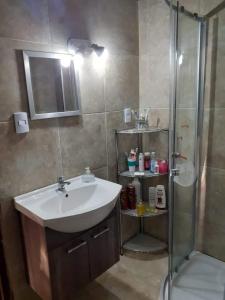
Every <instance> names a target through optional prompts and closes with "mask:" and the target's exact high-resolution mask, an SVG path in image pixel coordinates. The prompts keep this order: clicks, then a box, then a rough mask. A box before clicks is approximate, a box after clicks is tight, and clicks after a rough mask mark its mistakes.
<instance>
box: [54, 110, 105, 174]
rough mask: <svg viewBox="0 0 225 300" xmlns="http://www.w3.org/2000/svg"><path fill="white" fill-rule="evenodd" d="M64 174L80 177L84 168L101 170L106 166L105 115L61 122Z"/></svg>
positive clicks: (87, 116)
mask: <svg viewBox="0 0 225 300" xmlns="http://www.w3.org/2000/svg"><path fill="white" fill-rule="evenodd" d="M60 142H61V151H62V161H63V173H64V175H65V176H66V177H67V178H68V177H74V176H77V175H80V174H81V173H82V172H83V170H84V168H85V167H87V166H89V167H90V168H92V169H99V168H100V167H103V166H105V165H106V161H107V159H106V132H105V116H104V114H103V113H100V114H92V115H83V116H81V117H79V118H63V119H61V120H60Z"/></svg>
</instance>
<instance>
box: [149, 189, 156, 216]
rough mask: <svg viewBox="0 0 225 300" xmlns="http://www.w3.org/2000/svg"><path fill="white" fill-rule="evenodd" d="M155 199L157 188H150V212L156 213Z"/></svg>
mask: <svg viewBox="0 0 225 300" xmlns="http://www.w3.org/2000/svg"><path fill="white" fill-rule="evenodd" d="M155 199H156V188H155V187H154V186H150V187H149V189H148V203H149V208H150V212H154V210H155Z"/></svg>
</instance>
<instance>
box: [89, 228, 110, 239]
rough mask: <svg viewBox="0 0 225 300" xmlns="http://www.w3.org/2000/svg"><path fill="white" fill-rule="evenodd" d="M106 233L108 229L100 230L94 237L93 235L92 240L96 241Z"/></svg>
mask: <svg viewBox="0 0 225 300" xmlns="http://www.w3.org/2000/svg"><path fill="white" fill-rule="evenodd" d="M108 231H109V228H106V229H104V230H102V231H101V232H99V233H97V234H96V235H94V236H93V238H94V239H97V238H98V237H100V236H101V235H103V234H105V233H106V232H108Z"/></svg>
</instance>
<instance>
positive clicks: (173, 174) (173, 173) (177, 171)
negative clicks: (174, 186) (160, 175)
mask: <svg viewBox="0 0 225 300" xmlns="http://www.w3.org/2000/svg"><path fill="white" fill-rule="evenodd" d="M179 175H180V170H179V169H171V170H170V176H171V177H172V176H173V177H174V176H179Z"/></svg>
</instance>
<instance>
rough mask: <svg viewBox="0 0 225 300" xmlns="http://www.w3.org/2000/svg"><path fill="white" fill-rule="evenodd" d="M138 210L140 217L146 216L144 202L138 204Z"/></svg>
mask: <svg viewBox="0 0 225 300" xmlns="http://www.w3.org/2000/svg"><path fill="white" fill-rule="evenodd" d="M136 210H137V215H138V216H143V215H144V213H145V205H144V203H143V202H142V201H140V202H138V203H137V208H136Z"/></svg>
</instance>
